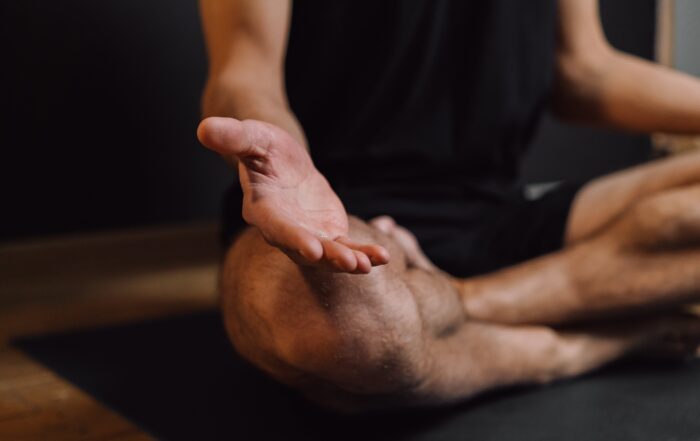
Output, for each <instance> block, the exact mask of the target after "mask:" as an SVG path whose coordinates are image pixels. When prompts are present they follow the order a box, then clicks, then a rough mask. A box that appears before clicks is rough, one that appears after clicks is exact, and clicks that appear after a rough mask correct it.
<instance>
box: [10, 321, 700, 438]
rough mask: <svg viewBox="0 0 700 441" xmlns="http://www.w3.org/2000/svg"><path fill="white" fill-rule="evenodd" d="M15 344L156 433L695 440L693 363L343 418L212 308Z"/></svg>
mask: <svg viewBox="0 0 700 441" xmlns="http://www.w3.org/2000/svg"><path fill="white" fill-rule="evenodd" d="M15 345H16V346H17V347H19V348H20V349H22V350H23V351H25V352H26V353H27V354H29V355H30V356H31V357H33V358H34V359H36V360H38V361H39V362H41V363H42V364H44V365H46V366H48V367H49V368H51V369H52V370H53V371H55V372H56V373H58V374H59V375H61V376H63V377H64V378H66V379H67V380H68V381H70V382H72V383H73V384H75V385H77V386H78V387H80V388H81V389H83V390H85V391H86V392H87V393H89V394H90V395H92V396H93V397H95V398H96V399H98V400H99V401H101V402H102V403H104V404H105V405H107V406H109V407H111V408H112V409H114V410H116V411H117V412H119V413H120V414H122V415H123V416H125V417H126V418H128V419H129V420H131V421H132V422H134V423H135V424H137V425H138V426H139V427H141V428H143V429H144V430H146V431H147V432H149V433H151V434H152V435H153V436H155V437H157V438H158V439H163V440H198V441H199V440H270V439H292V440H293V439H303V440H329V441H330V440H345V439H347V440H374V439H377V440H431V441H432V440H477V441H530V440H533V441H534V440H537V441H548V440H552V441H578V440H581V441H591V440H615V441H626V440H644V441H647V440H653V441H670V440H673V441H685V440H687V441H691V440H692V441H697V440H700V362H697V361H693V362H690V363H683V364H672V363H664V364H659V363H657V364H639V363H637V364H631V363H623V364H618V365H615V366H612V367H610V368H607V369H605V370H603V371H600V372H597V373H595V374H593V375H589V376H587V377H584V378H580V379H577V380H574V381H568V382H562V383H557V384H554V385H550V386H547V387H533V388H520V389H515V390H509V391H502V392H498V393H493V394H489V395H487V396H484V397H482V398H479V399H476V400H472V401H470V402H467V403H464V404H461V405H457V406H452V407H449V408H439V409H431V410H419V411H411V412H399V413H389V414H378V415H371V416H364V417H343V416H337V415H333V414H329V413H326V412H324V411H322V410H319V409H317V408H316V407H314V406H313V405H310V404H307V403H306V402H304V401H303V400H302V399H300V398H299V397H297V395H296V394H295V393H294V392H293V391H290V390H288V389H286V388H284V387H282V386H279V385H277V384H276V383H274V382H272V381H270V380H268V379H267V378H266V377H265V376H264V375H262V374H260V373H258V372H257V371H255V370H254V369H252V368H250V367H249V366H248V365H247V364H246V363H245V362H244V361H243V360H241V359H240V358H239V357H237V356H236V354H235V353H234V351H233V350H232V348H231V346H230V345H229V344H228V341H227V340H226V336H225V334H224V331H223V328H222V325H221V322H220V318H219V315H218V314H217V313H216V312H215V311H209V312H203V313H196V314H191V315H187V316H181V317H173V318H166V319H160V320H154V321H149V322H144V323H137V324H131V325H124V326H114V327H107V328H102V329H94V330H87V331H81V332H71V333H63V334H55V335H48V336H43V337H36V338H28V339H23V340H19V341H16V342H15Z"/></svg>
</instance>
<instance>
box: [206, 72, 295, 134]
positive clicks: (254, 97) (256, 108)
mask: <svg viewBox="0 0 700 441" xmlns="http://www.w3.org/2000/svg"><path fill="white" fill-rule="evenodd" d="M239 83H240V82H239ZM202 113H203V116H204V117H209V116H225V117H231V118H236V119H240V120H244V119H256V120H259V121H265V122H267V123H270V124H274V125H276V126H278V127H280V128H282V129H284V130H286V131H287V133H289V134H290V135H292V136H293V137H294V139H296V140H297V141H298V142H300V143H301V144H302V145H303V146H306V147H307V148H308V145H307V142H306V136H305V135H304V131H303V129H302V127H301V125H300V124H299V122H298V121H297V119H296V117H295V116H294V113H293V112H292V111H291V109H290V108H289V106H288V104H287V102H286V99H285V98H284V97H283V95H282V94H280V93H279V92H278V91H273V90H266V89H265V88H263V87H257V86H255V84H254V83H253V82H250V83H247V84H246V83H242V84H237V83H236V82H235V81H230V80H216V79H210V81H209V82H208V83H207V86H206V87H205V90H204V94H203V96H202Z"/></svg>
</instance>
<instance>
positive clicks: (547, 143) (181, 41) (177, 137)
mask: <svg viewBox="0 0 700 441" xmlns="http://www.w3.org/2000/svg"><path fill="white" fill-rule="evenodd" d="M300 1H303V0H300ZM653 13H654V2H653V1H649V0H644V1H642V0H603V16H604V19H605V24H606V30H607V31H608V35H609V37H610V38H611V40H612V41H613V43H615V44H616V45H617V46H619V47H621V48H623V49H627V50H632V51H633V52H636V53H639V54H643V55H645V56H649V55H650V54H651V48H652V40H653ZM0 20H2V26H0V45H2V46H1V47H2V48H3V65H2V68H1V69H0V87H1V88H2V99H1V100H0V112H1V114H0V121H1V122H0V124H1V125H0V147H1V148H2V154H3V155H2V160H0V201H2V203H1V205H0V207H1V208H0V240H8V239H16V238H19V237H25V236H35V235H45V234H52V233H65V232H76V231H85V230H92V229H104V228H117V227H119V228H121V227H129V226H136V225H147V224H156V223H166V222H178V221H186V220H194V219H203V218H214V217H215V216H216V215H217V213H218V210H219V201H220V197H221V193H222V191H223V189H224V188H225V186H226V185H227V183H228V182H229V181H230V179H231V174H230V172H229V171H228V170H227V169H226V167H225V166H224V165H223V164H222V163H221V161H219V160H218V158H216V157H215V156H214V155H213V154H210V153H208V152H206V151H205V150H203V149H202V148H201V147H199V145H198V143H197V141H196V139H195V137H194V133H195V127H196V124H197V122H198V119H199V94H200V91H201V88H202V85H203V82H204V76H205V69H206V60H205V55H204V48H203V43H202V37H201V32H200V26H199V18H198V13H197V5H196V1H195V0H147V1H142V0H62V1H49V0H22V1H16V0H0ZM647 155H648V142H647V140H646V138H645V137H639V136H632V137H630V136H624V135H618V134H615V135H613V134H610V133H605V132H599V131H593V130H587V129H569V128H564V127H562V126H560V125H558V124H556V123H554V122H552V121H551V120H548V121H546V123H545V124H544V126H543V129H542V130H541V131H540V133H539V135H538V138H537V143H536V148H535V149H534V150H533V151H532V154H531V155H530V156H529V158H528V161H527V162H526V164H525V167H524V171H525V174H526V176H527V177H528V178H529V179H530V180H534V181H541V180H552V179H561V178H566V177H588V176H593V175H596V174H600V173H603V172H606V171H608V170H612V169H616V168H620V167H623V166H625V165H628V164H631V163H635V162H638V161H640V160H642V159H644V158H646V156H647Z"/></svg>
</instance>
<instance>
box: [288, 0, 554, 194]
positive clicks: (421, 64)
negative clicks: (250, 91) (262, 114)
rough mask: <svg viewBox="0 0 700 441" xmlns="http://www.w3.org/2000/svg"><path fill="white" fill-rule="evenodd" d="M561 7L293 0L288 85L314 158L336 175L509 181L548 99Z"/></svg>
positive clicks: (483, 186) (473, 0) (513, 2)
mask: <svg viewBox="0 0 700 441" xmlns="http://www.w3.org/2000/svg"><path fill="white" fill-rule="evenodd" d="M554 14H555V5H554V0H527V1H523V0H359V1H358V0H332V1H328V0H316V1H313V0H312V1H310V0H300V1H296V2H294V9H293V16H292V24H291V31H290V39H289V46H288V51H287V64H286V79H287V91H288V95H289V99H290V102H291V106H292V109H293V110H294V112H295V113H296V115H297V116H298V118H299V120H300V121H301V124H302V126H303V127H304V130H305V131H306V134H307V136H308V139H309V145H310V148H311V152H312V157H313V158H314V162H315V163H316V165H317V167H318V168H319V169H320V170H321V172H323V173H324V174H326V175H327V177H328V178H329V179H330V181H331V182H332V183H334V184H337V185H339V186H342V185H345V184H351V185H357V184H361V183H367V184H369V185H372V184H376V183H383V182H391V183H397V182H400V183H405V184H417V183H420V184H423V183H430V182H431V181H442V182H447V181H449V182H451V183H459V184H461V185H464V186H469V187H473V189H474V190H483V191H487V192H492V191H498V190H501V189H502V187H503V186H509V185H511V184H512V182H513V180H514V179H515V178H516V177H517V172H518V166H519V160H520V158H521V156H522V154H523V152H524V150H525V149H526V147H527V145H528V143H529V141H530V138H531V136H532V133H533V129H534V127H535V126H536V123H537V122H538V120H539V118H540V115H541V111H542V109H543V107H544V105H545V102H546V100H547V94H548V89H549V85H550V82H551V77H552V62H553V51H554V41H555V38H554V37H555V27H554V23H555V18H554ZM358 180H359V182H358Z"/></svg>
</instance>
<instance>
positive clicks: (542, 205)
mask: <svg viewBox="0 0 700 441" xmlns="http://www.w3.org/2000/svg"><path fill="white" fill-rule="evenodd" d="M555 3H556V2H555V1H554V0H536V1H534V0H533V1H528V2H523V1H520V0H492V1H488V2H484V1H461V0H460V1H457V0H454V1H449V0H445V1H438V0H424V1H411V2H407V1H402V0H401V1H399V0H393V1H388V0H387V1H366V2H364V1H325V0H324V1H310V0H300V1H298V2H295V4H294V7H293V8H292V5H291V2H289V1H285V0H202V1H201V11H202V17H203V21H204V25H205V34H206V40H207V45H208V49H209V57H210V72H209V81H208V83H207V86H206V90H205V93H204V99H203V106H204V114H205V116H207V117H208V118H206V119H205V120H204V121H203V122H202V123H201V125H200V127H199V129H198V136H199V139H200V140H201V141H202V143H203V144H204V145H206V146H207V147H209V148H211V149H212V150H214V151H216V152H218V153H219V154H220V155H222V156H223V157H224V158H225V159H227V160H228V161H229V162H231V163H233V164H236V163H237V168H238V171H239V178H240V183H241V187H242V196H241V193H240V190H237V189H234V190H233V191H232V192H231V194H230V195H229V196H228V198H229V199H228V200H229V204H230V205H231V206H233V210H232V212H233V214H231V213H229V216H228V219H227V231H228V233H229V239H230V240H231V245H230V248H229V251H228V253H227V257H226V259H225V262H224V266H223V270H222V283H221V290H222V308H223V313H224V319H225V323H226V327H227V330H228V332H229V335H230V338H231V340H232V342H233V344H234V346H235V347H236V349H237V350H238V351H239V352H240V353H241V354H242V355H243V356H244V357H246V358H247V359H248V360H249V361H251V362H252V363H253V364H254V365H256V366H258V367H259V368H260V369H262V370H263V371H265V372H267V373H268V374H269V375H271V376H272V377H274V378H276V379H278V380H279V381H281V382H283V383H286V384H288V385H291V386H293V387H295V388H297V389H299V390H300V391H302V392H303V393H304V394H305V395H306V396H308V397H309V398H310V399H312V400H315V401H317V402H319V403H321V404H324V405H326V406H330V407H334V408H337V409H342V410H364V409H372V408H381V407H392V406H416V405H430V404H440V403H450V402H454V401H457V400H462V399H465V398H468V397H471V396H473V395H475V394H477V393H480V392H482V391H485V390H488V389H492V388H495V387H502V386H508V385H512V384H520V383H541V382H547V381H552V380H555V379H558V378H564V377H570V376H574V375H577V374H580V373H584V372H588V371H590V370H592V369H594V368H597V367H599V366H601V365H603V364H605V363H607V362H610V361H611V360H615V359H617V358H619V357H622V356H624V355H626V354H629V353H631V352H634V351H639V350H645V349H650V348H653V349H656V350H658V349H663V350H668V351H680V352H681V353H690V352H692V350H694V349H695V346H696V344H697V343H698V341H699V340H700V338H699V337H700V326H699V325H698V322H697V320H696V319H694V318H690V317H687V316H682V315H678V314H676V313H673V312H671V310H672V309H673V308H675V309H677V308H678V307H680V306H682V305H684V304H687V303H689V302H692V301H694V300H697V299H698V298H700V289H699V285H698V283H699V282H700V248H698V244H699V243H700V209H698V207H699V205H698V202H697V201H698V200H699V198H700V185H698V184H699V183H700V156H699V155H689V156H685V157H681V158H676V159H669V160H664V161H658V162H655V163H650V164H647V165H643V166H640V167H636V168H633V169H630V170H626V171H623V172H620V173H616V174H613V175H610V176H606V177H603V178H600V179H596V180H593V181H591V182H589V183H586V184H585V185H576V184H568V185H564V186H562V187H560V188H559V189H557V190H554V191H553V192H551V193H549V194H547V195H545V196H544V197H542V198H541V199H538V200H535V201H528V200H526V199H525V198H523V197H522V196H521V193H520V190H519V189H520V187H519V186H518V185H517V173H516V172H517V168H518V163H519V160H520V158H521V156H522V153H523V151H524V150H525V148H526V147H527V144H528V143H529V141H530V138H531V134H532V131H533V129H534V127H535V126H536V123H537V121H538V118H539V115H540V114H541V112H542V110H543V109H544V108H545V107H546V106H547V105H549V106H550V107H551V109H552V110H553V111H554V112H555V113H556V114H557V115H558V116H559V117H561V118H563V119H565V120H567V121H575V122H582V123H587V124H594V125H598V126H605V127H611V128H618V129H623V130H628V131H636V132H653V131H663V132H672V133H700V81H698V80H696V79H694V78H691V77H689V76H687V75H684V74H681V73H677V72H673V71H671V70H669V69H667V68H664V67H661V66H657V65H654V64H652V63H649V62H647V61H644V60H640V59H637V58H635V57H632V56H628V55H625V54H622V53H619V52H617V51H615V50H614V49H612V48H611V47H610V46H609V45H608V43H607V42H606V40H605V37H604V35H603V31H602V29H601V25H600V22H599V18H598V6H597V3H596V1H595V0H559V2H558V4H555ZM290 23H291V25H290ZM288 40H289V41H288ZM290 105H291V108H292V109H294V112H295V113H292V110H291V109H290ZM297 117H298V119H297ZM234 118H235V119H234ZM300 122H301V123H300ZM307 139H308V142H307ZM307 148H308V149H310V151H311V155H312V156H313V157H314V162H315V164H314V163H312V161H311V158H310V156H309V153H308V152H307ZM317 167H318V168H317ZM319 170H320V171H319ZM326 178H328V180H327V179H326ZM329 181H330V183H331V184H332V185H333V188H331V186H330V185H329ZM237 191H238V192H237ZM338 195H340V198H339V197H338ZM341 199H342V201H343V202H344V203H345V206H346V207H347V208H348V212H350V213H353V214H357V215H359V216H360V217H361V218H364V219H370V218H372V220H371V221H370V223H369V224H368V223H365V222H364V221H362V220H360V219H359V218H355V217H348V215H347V214H346V211H345V208H344V205H343V203H341ZM241 204H242V205H241ZM241 206H242V213H243V217H244V218H245V220H246V221H247V222H248V223H249V224H250V225H252V226H253V228H245V229H243V226H242V221H241V222H237V219H238V217H237V213H239V212H240V209H241ZM381 214H388V215H389V216H379V215H381ZM394 219H396V221H394ZM399 224H402V226H400V225H399ZM414 234H415V236H414ZM416 237H417V239H418V240H416ZM419 243H420V246H419V245H418V244H419ZM421 247H422V248H423V249H421ZM423 251H425V253H426V254H427V256H426V254H424V252H423ZM650 312H654V314H649V313H650ZM621 316H624V317H625V319H624V320H619V319H618V317H621ZM593 319H595V320H596V322H595V323H591V321H592V320H593ZM572 324H574V326H572ZM562 325H569V326H568V327H565V328H563V327H561V326H562ZM554 326H557V327H556V328H555V327H554Z"/></svg>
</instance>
